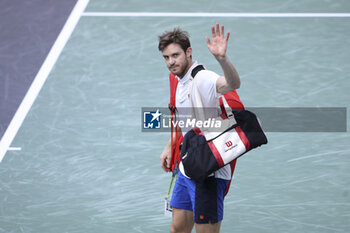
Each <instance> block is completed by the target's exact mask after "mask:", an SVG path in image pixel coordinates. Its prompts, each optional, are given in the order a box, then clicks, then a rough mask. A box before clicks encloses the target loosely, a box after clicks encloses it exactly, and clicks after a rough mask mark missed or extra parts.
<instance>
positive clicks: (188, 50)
mask: <svg viewBox="0 0 350 233" xmlns="http://www.w3.org/2000/svg"><path fill="white" fill-rule="evenodd" d="M191 56H192V48H191V47H188V48H187V49H186V57H188V58H189V57H191Z"/></svg>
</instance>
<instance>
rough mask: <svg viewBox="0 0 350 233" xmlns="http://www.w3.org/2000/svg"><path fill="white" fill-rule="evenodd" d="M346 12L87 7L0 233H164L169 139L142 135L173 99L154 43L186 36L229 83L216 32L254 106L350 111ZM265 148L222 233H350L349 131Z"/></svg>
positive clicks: (247, 166) (11, 156)
mask: <svg viewBox="0 0 350 233" xmlns="http://www.w3.org/2000/svg"><path fill="white" fill-rule="evenodd" d="M92 12H95V13H98V14H95V15H94V14H92ZM106 12H124V13H125V12H148V13H150V14H146V15H144V16H142V17H135V16H130V15H131V14H130V13H128V14H127V15H120V14H114V15H113V14H111V15H106V14H104V13H106ZM155 12H172V13H186V12H187V13H188V12H197V15H195V16H196V17H190V16H189V15H172V17H166V16H159V15H154V14H153V13H155ZM203 12H211V13H225V12H226V13H227V12H228V13H265V14H266V13H272V14H271V15H257V14H252V15H248V16H243V15H241V16H239V15H226V16H223V15H222V14H217V15H211V16H205V17H203V16H201V14H202V13H203ZM349 12H350V3H349V2H347V1H335V0H329V1H326V0H325V1H316V0H314V1H302V2H295V1H284V2H283V3H281V2H280V1H274V0H271V1H257V0H256V1H249V3H248V2H242V1H228V0H225V1H220V2H219V3H217V1H209V0H205V1H201V3H200V4H199V3H195V2H189V1H182V0H181V1H175V2H174V1H155V0H153V1H143V2H139V1H135V0H134V1H128V2H127V3H126V2H124V1H112V0H106V1H102V0H100V1H97V0H95V1H94V0H90V2H89V4H88V5H87V7H86V8H85V10H84V13H82V14H80V15H79V16H80V19H79V22H78V23H77V25H76V26H75V28H74V30H73V32H72V34H71V35H70V37H69V40H68V41H67V43H66V44H65V46H64V48H63V50H62V51H61V52H60V53H59V56H58V59H57V61H56V62H55V64H54V66H53V68H52V70H50V73H49V75H48V76H47V79H46V82H45V83H44V84H43V86H42V88H41V90H40V92H39V95H38V96H37V97H36V99H35V102H34V103H33V105H32V106H31V108H30V110H29V112H28V114H27V115H26V117H25V119H24V121H23V124H21V127H20V128H19V130H18V132H17V134H16V136H15V138H14V140H13V141H12V143H11V145H10V146H11V148H14V149H12V150H8V151H7V153H6V156H5V157H4V158H3V160H2V162H1V163H0V232H150V233H151V232H168V229H169V226H170V222H171V219H170V218H168V217H165V216H164V215H163V205H164V203H163V199H164V197H165V195H166V193H167V190H168V185H169V182H170V174H165V173H164V172H163V171H162V169H161V167H160V164H159V155H160V153H161V151H162V150H163V147H164V145H165V143H166V142H167V140H168V138H169V135H168V134H167V133H143V132H141V119H140V117H141V108H142V107H153V106H159V107H166V106H167V104H168V100H169V88H168V70H167V68H166V66H165V63H164V61H163V58H162V56H161V54H160V52H159V51H158V50H157V36H158V35H159V34H161V33H162V32H164V31H166V30H171V29H172V28H174V27H177V26H180V27H182V28H183V29H185V30H187V31H188V32H189V33H190V35H191V43H192V47H193V58H194V59H195V60H198V61H199V62H200V63H203V64H204V65H205V66H206V67H207V68H208V69H211V70H213V71H215V72H217V73H219V74H222V71H221V70H220V67H219V65H218V63H217V62H216V61H215V59H214V58H213V57H212V55H211V54H210V53H209V51H208V49H207V48H206V43H205V39H204V38H205V36H210V27H211V26H212V25H214V24H215V23H216V22H218V23H220V24H223V25H225V29H226V31H230V32H231V36H230V41H229V48H228V56H229V57H230V59H231V61H232V62H233V64H234V65H235V66H236V68H237V70H238V72H239V74H240V76H241V80H242V85H241V88H240V89H239V90H238V94H239V95H240V97H241V100H242V101H243V103H244V104H245V106H247V107H346V108H347V109H349V107H350V96H349V91H348V88H349V86H350V79H349V78H350V77H349V73H350V66H349V61H350V41H349V38H350V18H349V16H341V15H340V14H341V13H349ZM151 13H152V14H153V15H152V14H151ZM276 13H313V14H315V13H336V14H335V15H333V16H327V15H318V16H316V15H313V14H309V15H307V16H306V15H300V14H299V15H298V14H293V15H285V14H284V15H280V16H279V17H274V14H276ZM287 16H288V17H287ZM338 16H339V17H338ZM347 121H349V112H348V115H347ZM329 124H332V122H329ZM267 136H268V139H269V143H268V144H267V145H266V146H263V147H261V148H259V149H256V150H254V151H252V152H249V153H248V154H247V155H245V156H243V157H242V158H240V159H239V160H238V162H237V167H236V171H235V178H234V181H233V183H232V186H231V190H230V192H229V194H228V195H227V197H226V200H225V214H224V221H223V223H222V227H221V232H242V233H243V232H244V233H246V232H249V233H255V232H256V233H261V232H285V233H286V232H288V233H292V232H314V233H320V232H332V233H333V232H349V231H350V222H349V217H350V173H349V168H350V147H349V141H350V133H349V127H348V129H347V132H333V133H327V132H318V133H303V132H297V133H287V132H278V133H272V132H268V133H267Z"/></svg>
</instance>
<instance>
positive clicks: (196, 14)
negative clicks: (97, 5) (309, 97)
mask: <svg viewBox="0 0 350 233" xmlns="http://www.w3.org/2000/svg"><path fill="white" fill-rule="evenodd" d="M82 16H95V17H227V18H230V17H231V18H348V17H350V13H206V12H84V13H83V15H82Z"/></svg>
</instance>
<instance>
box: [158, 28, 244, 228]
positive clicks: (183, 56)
mask: <svg viewBox="0 0 350 233" xmlns="http://www.w3.org/2000/svg"><path fill="white" fill-rule="evenodd" d="M211 34H212V35H211V36H212V38H211V40H210V39H209V38H208V37H206V42H207V45H208V49H209V51H210V52H211V53H212V55H214V57H215V59H216V60H217V61H218V63H219V64H220V66H221V68H222V71H223V73H224V76H220V75H218V74H216V73H215V72H213V71H209V70H202V71H201V72H199V73H198V74H197V75H196V76H195V79H196V83H197V86H198V89H199V95H200V98H201V101H202V104H203V106H204V107H205V108H216V107H217V106H218V98H219V97H220V95H222V94H225V93H227V92H231V91H233V90H234V89H238V88H239V87H240V78H239V75H238V73H237V71H236V69H235V68H234V66H233V65H232V63H231V62H230V60H229V59H228V57H227V55H226V50H227V44H228V39H229V36H230V33H227V34H226V35H225V32H224V26H221V27H220V25H219V24H216V26H214V27H212V33H211ZM158 49H159V50H160V51H161V52H162V55H163V57H164V60H165V63H166V66H167V67H168V69H169V70H170V72H171V73H173V74H174V75H176V78H177V79H178V80H179V83H178V85H177V89H176V108H177V109H178V114H179V115H186V113H184V112H181V111H182V109H186V108H188V107H191V106H193V107H196V106H195V105H196V102H195V99H192V100H191V99H190V87H191V82H192V79H191V73H192V70H193V69H194V68H195V67H196V66H197V65H198V62H197V61H194V60H192V48H191V44H190V40H189V35H188V33H187V32H186V31H183V30H181V29H180V28H175V29H174V30H173V31H169V32H165V33H163V34H162V35H160V36H159V45H158ZM191 101H192V103H194V105H191ZM212 114H213V113H206V115H205V118H206V119H209V118H212V117H217V116H218V115H216V116H213V115H212ZM215 114H217V113H215ZM188 130H189V129H187V128H181V131H182V134H183V136H184V135H185V134H186V132H187V131H188ZM170 160H171V140H169V142H168V143H167V145H166V146H165V148H164V150H163V152H162V154H161V156H160V163H161V166H162V168H163V169H164V171H166V172H170V170H171V169H170V166H171V164H170ZM179 168H180V172H179V174H178V178H177V180H176V183H175V187H174V191H173V194H172V198H171V202H170V205H171V206H172V208H173V212H172V224H171V228H170V232H188V233H190V232H191V231H192V229H193V226H195V229H196V232H197V233H203V232H213V233H214V232H215V233H217V232H219V231H220V225H221V221H222V219H223V208H224V207H223V202H224V196H225V192H226V189H227V186H228V183H229V181H230V179H231V170H230V169H231V167H230V166H229V165H226V166H224V167H223V168H220V169H219V170H217V171H216V172H215V173H214V174H213V175H211V176H209V177H208V178H207V179H206V180H205V181H203V182H196V181H194V180H192V179H190V178H189V177H187V176H186V174H185V172H184V169H183V166H182V164H181V163H180V166H179Z"/></svg>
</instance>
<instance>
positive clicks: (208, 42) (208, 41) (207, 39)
mask: <svg viewBox="0 0 350 233" xmlns="http://www.w3.org/2000/svg"><path fill="white" fill-rule="evenodd" d="M205 40H206V41H207V45H208V46H209V45H210V39H209V38H208V37H207V36H206V37H205Z"/></svg>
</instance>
